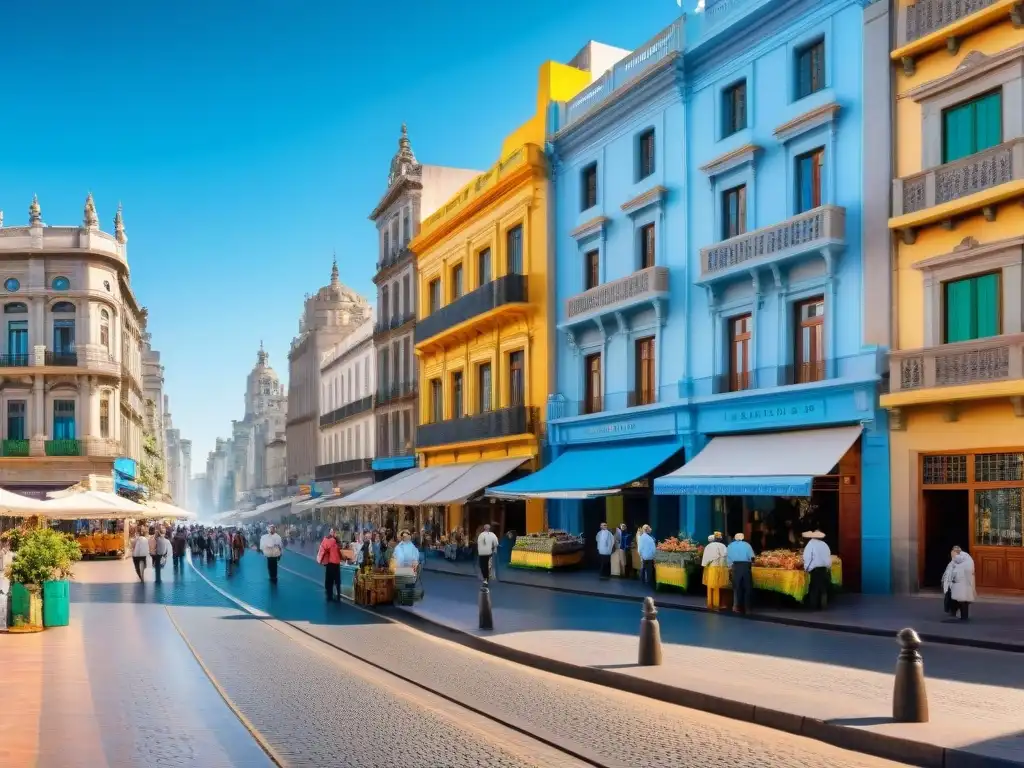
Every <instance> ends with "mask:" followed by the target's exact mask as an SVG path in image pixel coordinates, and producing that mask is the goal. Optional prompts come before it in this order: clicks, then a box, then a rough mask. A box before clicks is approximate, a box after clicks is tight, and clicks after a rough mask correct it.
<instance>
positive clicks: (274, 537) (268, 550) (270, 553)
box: [260, 525, 284, 584]
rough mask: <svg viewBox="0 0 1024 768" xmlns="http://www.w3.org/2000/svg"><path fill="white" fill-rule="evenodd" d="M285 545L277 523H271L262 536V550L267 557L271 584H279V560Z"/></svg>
mask: <svg viewBox="0 0 1024 768" xmlns="http://www.w3.org/2000/svg"><path fill="white" fill-rule="evenodd" d="M283 546H284V542H282V541H281V537H280V536H279V535H278V533H277V526H275V525H271V526H270V527H269V528H268V529H267V532H266V533H264V534H263V535H262V536H261V537H260V552H262V553H263V556H264V557H265V558H267V573H268V574H269V575H270V583H271V584H277V562H278V561H279V560H280V559H281V548H282V547H283Z"/></svg>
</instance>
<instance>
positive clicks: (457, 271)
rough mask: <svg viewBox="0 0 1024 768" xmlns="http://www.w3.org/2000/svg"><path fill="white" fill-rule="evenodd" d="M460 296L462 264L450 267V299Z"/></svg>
mask: <svg viewBox="0 0 1024 768" xmlns="http://www.w3.org/2000/svg"><path fill="white" fill-rule="evenodd" d="M459 298H462V264H456V265H455V266H454V267H452V300H453V301H454V300H455V299H459Z"/></svg>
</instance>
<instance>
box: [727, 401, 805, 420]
mask: <svg viewBox="0 0 1024 768" xmlns="http://www.w3.org/2000/svg"><path fill="white" fill-rule="evenodd" d="M824 415H825V402H824V401H823V400H811V401H808V402H804V403H797V404H796V405H769V406H762V407H760V408H743V409H738V410H735V411H727V412H726V413H725V417H724V418H725V422H726V423H727V424H736V425H743V424H775V423H778V422H780V421H781V422H795V423H804V422H809V421H810V422H813V421H818V420H820V419H821V418H822V417H823V416H824Z"/></svg>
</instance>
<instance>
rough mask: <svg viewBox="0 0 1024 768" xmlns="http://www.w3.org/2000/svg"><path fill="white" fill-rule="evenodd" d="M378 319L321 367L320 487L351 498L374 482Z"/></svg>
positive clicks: (326, 356)
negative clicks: (326, 484)
mask: <svg viewBox="0 0 1024 768" xmlns="http://www.w3.org/2000/svg"><path fill="white" fill-rule="evenodd" d="M373 327H374V315H373V314H371V315H370V316H369V317H367V318H366V320H364V321H363V322H362V323H361V324H360V325H359V326H358V327H357V328H356V329H355V330H354V331H353V332H352V334H351V335H350V336H349V337H348V338H346V339H345V340H344V341H342V342H339V343H338V344H336V345H335V346H334V348H333V349H331V350H329V351H327V352H325V353H324V355H323V357H322V358H321V361H320V462H321V463H320V464H319V465H317V468H316V472H315V479H316V481H317V482H329V483H330V484H331V486H332V487H333V488H338V489H340V490H341V491H342V492H346V493H347V492H350V491H353V490H355V489H356V488H358V487H359V486H361V485H365V484H367V483H370V482H372V480H373V471H372V467H371V464H372V463H373V456H374V415H373V402H374V396H373V391H374V387H375V386H376V381H377V377H376V375H375V372H374V368H375V365H376V362H375V359H376V356H375V354H374V348H373Z"/></svg>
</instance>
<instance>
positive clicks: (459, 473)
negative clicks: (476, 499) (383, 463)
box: [388, 458, 527, 507]
mask: <svg viewBox="0 0 1024 768" xmlns="http://www.w3.org/2000/svg"><path fill="white" fill-rule="evenodd" d="M525 461H527V459H526V458H514V459H498V460H497V461H471V462H465V463H460V464H444V465H441V466H437V467H426V468H425V469H423V470H421V472H420V475H419V477H418V480H417V482H416V484H415V486H414V487H412V488H409V489H408V491H407V492H406V493H404V494H402V495H401V496H399V497H397V498H396V499H394V500H392V501H390V502H388V503H390V504H396V505H399V506H410V507H412V506H445V505H446V504H461V503H463V502H464V501H466V500H467V499H469V498H471V497H473V496H475V495H477V494H478V493H480V491H482V490H483V489H484V488H486V487H487V486H488V485H492V484H493V483H495V482H497V481H498V480H500V479H501V478H503V477H505V475H507V474H508V473H509V472H511V471H513V470H514V469H516V467H518V466H519V465H521V464H522V463H523V462H525Z"/></svg>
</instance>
